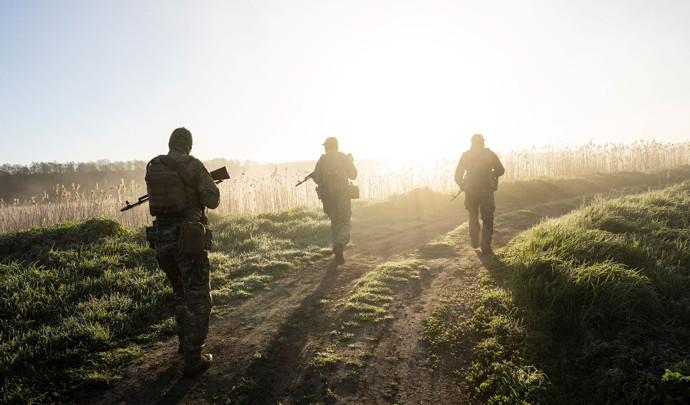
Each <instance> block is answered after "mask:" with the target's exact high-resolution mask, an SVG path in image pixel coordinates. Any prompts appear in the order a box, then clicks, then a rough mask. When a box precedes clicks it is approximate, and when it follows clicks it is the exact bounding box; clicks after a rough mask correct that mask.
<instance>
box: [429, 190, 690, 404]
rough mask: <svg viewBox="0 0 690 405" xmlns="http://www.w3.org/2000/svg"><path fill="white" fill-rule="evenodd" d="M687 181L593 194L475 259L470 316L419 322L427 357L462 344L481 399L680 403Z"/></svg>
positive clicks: (683, 391)
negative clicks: (477, 285) (478, 285)
mask: <svg viewBox="0 0 690 405" xmlns="http://www.w3.org/2000/svg"><path fill="white" fill-rule="evenodd" d="M688 225H690V182H685V183H682V184H680V185H674V186H670V187H668V188H666V189H663V190H661V191H653V192H648V193H644V194H641V195H637V196H630V197H622V198H618V199H611V200H604V199H601V200H598V201H595V202H594V203H593V204H592V205H591V206H589V207H587V208H583V209H581V210H578V211H575V212H572V213H571V214H569V215H566V216H564V217H562V218H559V219H555V220H550V221H547V222H544V223H542V224H540V225H539V226H536V227H535V228H533V229H532V230H530V231H527V232H525V233H523V234H522V235H520V236H519V237H518V238H516V239H514V240H513V241H512V243H511V244H510V245H509V246H508V247H506V248H505V249H502V251H501V252H500V253H499V254H498V259H497V260H495V261H493V262H490V263H488V264H487V265H486V272H485V274H483V283H482V285H483V286H482V290H481V292H480V293H479V295H478V297H477V304H476V309H475V312H474V315H473V316H472V317H471V318H470V319H465V320H462V317H460V316H459V313H458V311H459V309H458V308H457V306H456V305H454V304H455V301H456V300H457V299H458V297H457V296H450V297H448V298H447V299H446V300H445V302H444V303H443V304H442V305H440V306H439V307H437V309H436V311H435V313H434V315H433V316H432V317H431V318H429V319H428V320H427V324H426V330H425V340H426V341H427V342H428V343H429V344H430V347H431V348H432V351H433V352H434V353H435V354H436V355H437V356H439V358H445V359H451V360H448V361H452V358H453V356H455V355H457V354H458V353H460V352H462V351H463V350H466V349H467V348H466V345H467V342H476V345H475V346H474V348H473V351H474V354H475V362H474V364H473V365H472V367H471V368H470V370H467V373H468V379H469V380H470V383H471V384H472V385H473V386H474V387H475V388H476V390H477V394H478V397H479V398H481V399H482V400H483V401H486V402H487V403H496V404H498V403H511V404H512V403H515V404H517V403H563V404H590V403H626V404H630V403H667V404H681V403H688V401H690V358H689V352H688V342H690V323H689V321H690V270H689V269H690V231H689V227H688Z"/></svg>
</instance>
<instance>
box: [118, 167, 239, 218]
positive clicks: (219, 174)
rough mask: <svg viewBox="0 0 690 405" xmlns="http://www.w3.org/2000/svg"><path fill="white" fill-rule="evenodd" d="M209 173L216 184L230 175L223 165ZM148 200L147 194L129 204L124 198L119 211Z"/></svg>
mask: <svg viewBox="0 0 690 405" xmlns="http://www.w3.org/2000/svg"><path fill="white" fill-rule="evenodd" d="M209 174H210V175H211V178H212V179H213V180H215V182H216V184H220V183H221V182H222V181H223V180H227V179H229V178H230V175H229V174H228V169H227V168H226V167H225V166H223V167H221V168H220V169H216V170H214V171H212V172H211V173H209ZM148 200H149V195H148V194H146V195H143V196H141V197H139V200H137V202H135V203H134V204H130V203H129V201H126V200H125V204H127V205H125V206H124V207H122V208H120V212H125V211H127V210H130V209H132V208H134V207H138V206H140V205H141V204H143V203H145V202H147V201H148Z"/></svg>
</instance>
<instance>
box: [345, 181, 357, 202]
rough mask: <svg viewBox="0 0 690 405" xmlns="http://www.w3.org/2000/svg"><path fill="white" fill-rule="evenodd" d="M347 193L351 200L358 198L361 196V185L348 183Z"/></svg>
mask: <svg viewBox="0 0 690 405" xmlns="http://www.w3.org/2000/svg"><path fill="white" fill-rule="evenodd" d="M347 195H348V197H350V199H351V200H356V199H358V198H359V186H358V185H356V184H352V183H350V184H348V186H347Z"/></svg>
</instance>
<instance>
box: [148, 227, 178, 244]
mask: <svg viewBox="0 0 690 405" xmlns="http://www.w3.org/2000/svg"><path fill="white" fill-rule="evenodd" d="M179 232H180V230H179V228H178V227H177V226H175V225H154V226H147V227H146V240H147V241H148V242H149V247H151V248H154V247H155V244H156V243H166V242H167V243H170V242H176V241H177V240H178V236H179Z"/></svg>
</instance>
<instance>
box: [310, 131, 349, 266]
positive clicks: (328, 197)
mask: <svg viewBox="0 0 690 405" xmlns="http://www.w3.org/2000/svg"><path fill="white" fill-rule="evenodd" d="M323 146H324V148H325V150H326V153H325V154H324V155H321V157H320V158H319V160H318V161H317V162H316V167H315V168H314V176H313V177H312V179H313V180H314V182H315V183H316V184H317V186H318V187H317V193H318V195H319V199H321V202H322V203H323V211H324V212H325V213H326V215H328V218H330V220H331V235H332V237H333V253H334V254H335V260H336V261H337V262H338V263H339V264H343V263H345V258H344V257H343V251H344V250H345V246H346V245H347V244H348V243H349V242H350V229H351V225H350V217H351V216H352V205H351V202H350V198H351V196H350V194H349V188H348V184H349V180H354V179H355V178H357V169H356V168H355V165H354V163H353V158H352V155H350V154H348V155H346V154H344V153H343V152H339V151H338V140H337V139H336V138H334V137H330V138H328V139H326V142H324V143H323Z"/></svg>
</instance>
